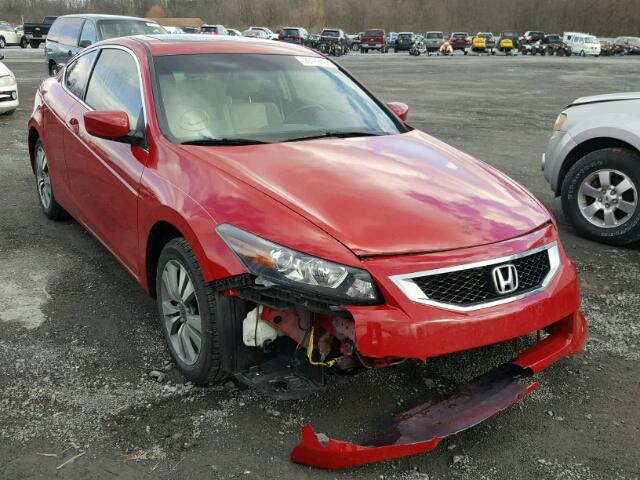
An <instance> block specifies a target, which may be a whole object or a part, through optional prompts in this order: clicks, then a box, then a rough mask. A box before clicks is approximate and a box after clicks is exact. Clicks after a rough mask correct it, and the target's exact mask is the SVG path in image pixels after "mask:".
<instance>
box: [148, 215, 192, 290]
mask: <svg viewBox="0 0 640 480" xmlns="http://www.w3.org/2000/svg"><path fill="white" fill-rule="evenodd" d="M182 236H184V235H182V233H181V232H180V230H178V229H177V228H176V227H174V226H173V225H171V224H170V223H168V222H158V223H156V224H155V225H154V226H153V228H152V229H151V232H149V238H148V240H147V256H146V265H147V286H148V287H149V294H150V295H151V296H152V297H153V298H155V297H156V273H157V269H158V260H159V259H160V253H162V249H163V248H164V246H165V245H166V244H167V243H169V242H170V241H171V240H173V239H174V238H178V237H182Z"/></svg>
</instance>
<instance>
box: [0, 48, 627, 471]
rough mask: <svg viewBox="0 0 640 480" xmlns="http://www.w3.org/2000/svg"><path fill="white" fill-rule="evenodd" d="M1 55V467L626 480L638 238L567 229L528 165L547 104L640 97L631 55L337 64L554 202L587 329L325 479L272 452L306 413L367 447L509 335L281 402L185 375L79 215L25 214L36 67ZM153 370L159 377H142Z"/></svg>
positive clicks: (358, 58)
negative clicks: (436, 442)
mask: <svg viewBox="0 0 640 480" xmlns="http://www.w3.org/2000/svg"><path fill="white" fill-rule="evenodd" d="M4 53H5V55H6V57H7V58H6V60H5V62H6V64H7V65H8V66H9V67H10V68H11V69H12V70H13V71H14V73H15V74H16V76H17V77H18V81H19V86H20V94H21V101H22V105H21V107H20V109H19V110H18V111H17V112H16V113H15V114H14V115H13V116H8V117H7V116H1V117H0V139H1V141H2V148H1V149H0V205H2V210H1V213H0V272H1V273H2V279H1V280H0V478H2V479H21V480H22V479H50V478H70V479H83V480H84V479H103V478H104V479H107V478H108V479H112V478H125V479H128V478H131V479H139V478H147V477H148V478H198V477H202V478H214V479H215V478H243V479H250V478H262V479H283V478H287V479H327V478H338V479H390V480H391V479H397V480H427V479H432V480H433V479H444V478H454V479H466V478H468V479H505V480H507V479H508V480H512V479H530V478H541V479H599V478H602V479H616V480H622V479H637V478H638V475H639V473H638V472H640V455H639V454H638V439H639V438H640V413H638V412H639V407H640V405H639V399H640V395H639V394H640V368H639V361H640V353H639V351H638V345H639V343H640V342H639V340H640V323H639V321H638V316H639V314H640V282H639V279H640V249H638V248H637V247H634V248H628V249H621V248H618V249H614V248H610V247H605V246H602V245H598V244H595V243H591V242H588V241H585V240H582V239H580V238H578V237H576V236H575V235H574V233H573V231H572V229H571V227H570V226H568V225H567V224H566V222H565V221H564V219H563V218H562V216H561V212H560V210H559V204H558V202H557V201H556V200H554V198H553V197H552V195H551V193H550V191H549V189H548V187H547V185H546V183H545V182H544V179H543V177H542V174H541V172H540V167H539V163H540V162H539V159H540V154H541V153H542V152H543V151H544V149H545V146H546V142H547V139H548V137H549V135H550V130H551V125H552V123H553V120H554V118H555V116H556V115H557V114H558V112H559V110H560V109H561V108H562V107H563V106H564V105H566V104H567V103H569V102H570V101H571V100H572V99H574V98H576V97H579V96H584V95H592V94H598V93H607V92H611V91H629V90H640V88H639V85H638V76H637V72H638V67H639V65H640V64H639V63H638V61H635V60H633V59H626V58H610V59H609V58H595V59H589V58H586V59H582V58H573V57H572V58H548V57H544V58H543V57H533V58H532V57H520V56H519V57H482V58H480V57H471V56H470V57H463V56H456V57H454V58H440V57H438V58H436V57H426V56H421V57H419V58H414V57H410V56H409V55H406V54H404V55H403V54H398V55H386V56H382V55H375V54H370V55H349V56H347V57H345V58H341V59H340V62H341V63H343V64H344V65H346V66H347V67H348V68H349V69H351V70H352V71H353V72H354V73H355V74H356V75H357V76H358V77H359V78H360V79H361V80H362V81H363V82H364V83H365V84H366V85H367V86H368V87H370V88H371V89H372V90H373V91H374V92H376V93H377V94H378V95H380V96H381V97H382V98H383V99H384V100H386V101H394V100H397V101H403V102H406V103H408V104H409V105H410V107H411V111H410V119H411V123H412V124H413V125H414V126H416V127H418V128H421V129H423V130H425V131H427V132H429V133H431V134H433V135H435V136H437V137H439V138H441V139H443V140H445V141H447V142H449V143H451V144H453V145H455V146H456V147H459V148H461V149H462V150H465V151H466V152H468V153H470V154H472V155H475V156H477V157H479V158H481V159H483V160H485V161H487V162H489V163H490V164H492V165H495V166H496V167H498V168H499V169H501V170H503V171H504V172H506V173H507V174H509V175H510V176H512V177H513V178H515V179H516V180H517V181H519V182H521V183H522V184H524V185H525V186H526V187H528V188H529V189H531V190H532V191H533V192H534V193H535V194H536V195H538V196H539V197H540V198H541V199H542V200H543V201H544V202H545V203H547V204H548V205H550V206H551V207H552V208H553V210H554V212H555V213H556V214H557V216H558V218H559V221H560V227H561V236H562V238H563V240H564V243H565V246H566V247H567V250H568V252H569V254H570V255H571V257H572V258H573V259H574V261H575V262H576V264H577V265H578V268H579V270H580V272H581V281H582V288H583V306H584V311H585V313H586V314H587V317H588V319H589V320H590V324H591V336H590V340H589V343H588V346H587V349H586V351H585V352H584V353H583V354H581V355H579V356H577V357H573V358H569V359H565V360H562V361H561V362H559V363H557V364H555V365H554V366H553V367H551V368H550V369H548V370H547V371H545V372H543V373H542V374H541V375H540V381H541V383H542V387H541V388H540V390H539V391H538V392H536V393H535V394H533V396H531V397H530V398H529V399H527V400H526V401H525V402H523V403H522V404H520V405H518V406H517V407H515V408H513V409H511V410H510V411H509V412H507V413H506V414H504V415H501V416H499V417H497V418H494V419H492V420H490V421H488V422H486V423H484V424H482V425H480V426H479V427H477V428H475V429H473V430H471V431H468V432H466V433H463V434H461V435H458V436H456V437H454V438H451V439H449V440H447V441H445V442H443V443H442V444H441V445H440V446H439V447H438V448H437V449H436V450H435V451H434V452H432V453H429V454H425V455H421V456H417V457H412V458H408V459H404V460H399V461H393V462H387V463H385V464H379V465H373V466H367V467H363V468H359V469H355V470H351V471H344V472H323V471H319V470H313V469H309V468H305V467H300V466H298V465H294V464H292V463H290V462H289V460H288V455H289V452H290V450H291V448H292V447H293V446H294V445H295V444H296V443H297V441H298V432H299V427H300V426H301V424H302V423H304V422H307V421H311V422H312V423H313V424H314V425H315V426H316V427H317V430H318V431H320V432H325V433H327V434H329V435H330V436H332V437H335V438H343V439H347V440H359V439H364V438H366V437H367V436H368V435H369V434H371V433H373V432H375V431H377V430H378V429H379V428H380V426H381V425H384V424H386V423H388V421H389V419H390V418H391V416H392V415H393V414H394V413H397V412H399V411H404V410H407V409H409V408H410V407H412V406H415V405H418V404H420V403H423V402H424V401H426V400H427V399H429V398H431V397H433V396H435V395H437V394H439V393H442V392H444V391H446V390H447V389H449V388H451V387H452V386H453V385H455V384H457V383H458V382H460V381H461V380H466V379H470V378H472V377H474V376H475V375H477V374H478V373H479V372H482V371H485V370H487V369H489V368H490V367H491V366H493V365H495V364H497V363H498V362H501V361H504V360H507V359H508V358H510V356H511V352H510V346H508V345H501V346H495V347H492V348H488V349H483V350H480V351H476V352H470V353H466V354H463V355H452V356H448V357H446V358H440V359H435V360H433V361H430V362H429V363H428V364H427V365H418V364H415V363H409V362H408V363H405V364H404V365H402V366H400V367H397V368H393V369H387V370H382V371H372V372H368V373H367V374H364V375H361V376H357V377H355V378H353V379H351V380H350V381H349V383H347V384H344V385H340V386H338V387H335V388H333V389H332V390H330V391H327V392H325V393H323V394H321V395H318V396H313V397H310V398H307V399H305V400H301V401H295V402H275V401H273V400H271V399H268V398H265V397H263V396H261V395H259V394H257V393H255V392H253V391H250V390H247V389H245V388H244V387H241V386H238V385H236V384H234V383H233V382H227V383H225V384H224V385H220V386H214V387H211V388H196V387H193V386H192V385H189V384H185V383H183V380H182V379H181V378H180V376H179V375H178V374H177V372H176V371H175V370H174V369H173V368H172V365H171V364H170V363H169V358H170V357H169V354H168V351H167V350H166V349H165V347H164V340H163V337H162V333H161V330H160V328H159V324H158V323H157V320H156V317H155V305H154V303H153V301H152V300H150V299H149V298H147V297H146V296H145V294H144V293H143V292H142V290H141V289H140V288H139V287H138V286H137V285H136V284H135V283H134V281H133V279H132V278H130V277H129V276H128V274H127V273H126V272H125V271H124V270H123V269H122V268H121V267H120V265H119V264H118V263H117V262H116V260H114V259H113V258H112V257H111V256H110V255H109V253H108V252H107V251H106V250H104V249H103V248H102V247H101V246H100V245H99V244H98V243H97V241H95V240H94V239H93V238H92V237H90V236H89V234H87V233H86V232H85V231H84V230H83V229H82V228H81V227H80V226H79V225H78V224H76V223H74V222H66V223H57V224H56V223H52V222H49V221H47V220H46V219H45V218H44V216H43V215H42V214H41V213H40V211H39V206H38V203H37V199H36V194H35V185H34V180H33V177H32V174H31V171H30V168H29V166H28V155H27V144H26V122H27V119H28V116H29V113H30V108H31V105H32V98H33V95H34V92H35V90H36V88H37V86H38V84H39V82H40V81H41V80H42V78H43V76H44V72H45V65H44V60H43V59H42V50H31V49H27V50H20V49H15V48H9V49H5V50H4ZM451 188H452V189H455V188H456V186H455V185H451ZM154 369H157V370H163V371H166V374H167V378H168V381H165V382H163V383H158V382H156V381H155V380H154V379H152V378H150V377H149V375H148V373H149V372H150V371H151V370H154ZM82 452H85V453H84V455H83V456H81V457H78V458H77V459H76V460H75V461H73V462H71V463H67V464H66V465H64V466H63V467H61V468H60V469H58V470H56V467H58V466H60V465H62V464H63V463H64V462H65V461H66V460H68V459H71V458H73V457H74V456H76V455H78V454H80V453H82ZM143 475H144V477H143Z"/></svg>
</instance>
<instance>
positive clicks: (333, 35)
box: [321, 30, 340, 37]
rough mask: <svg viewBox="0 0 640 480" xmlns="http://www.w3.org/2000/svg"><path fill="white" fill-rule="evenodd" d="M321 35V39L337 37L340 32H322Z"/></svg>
mask: <svg viewBox="0 0 640 480" xmlns="http://www.w3.org/2000/svg"><path fill="white" fill-rule="evenodd" d="M321 35H322V36H323V37H339V36H340V32H339V31H338V30H323V31H322V34H321Z"/></svg>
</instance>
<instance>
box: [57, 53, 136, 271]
mask: <svg viewBox="0 0 640 480" xmlns="http://www.w3.org/2000/svg"><path fill="white" fill-rule="evenodd" d="M90 110H96V111H124V112H126V113H127V114H128V116H129V125H130V126H131V128H132V130H135V129H139V130H140V131H142V132H144V131H145V125H146V120H145V115H144V109H143V100H142V84H141V76H140V71H139V67H138V63H137V61H136V59H135V57H134V56H133V53H131V52H130V51H128V50H126V49H124V48H121V47H117V48H116V47H104V48H102V49H100V52H99V54H98V57H97V59H96V61H95V64H94V66H93V70H92V73H91V76H90V78H89V81H88V85H87V87H86V91H85V93H84V99H83V101H81V102H80V101H79V102H78V103H77V104H76V105H75V106H74V107H73V108H72V109H71V110H70V111H69V113H68V114H67V118H66V125H67V128H68V129H69V133H68V135H67V139H68V141H65V156H66V159H67V163H68V165H69V170H68V174H69V180H70V184H71V188H72V190H73V193H74V195H75V198H76V202H77V204H78V205H79V206H80V208H81V209H82V214H83V218H84V220H85V223H86V225H87V227H88V228H90V229H91V230H93V232H94V234H96V235H97V236H98V237H99V238H100V239H101V240H102V241H103V242H104V243H105V244H106V246H107V247H108V248H109V249H110V250H111V251H112V252H113V253H114V254H115V255H116V256H117V257H118V258H119V259H120V261H121V262H122V263H123V264H124V265H125V266H126V267H127V268H129V270H130V271H131V272H132V273H133V274H134V275H136V276H137V275H138V273H139V267H140V266H139V265H138V262H137V258H138V255H137V253H138V228H137V227H138V225H137V220H138V216H137V208H138V189H139V183H140V178H141V176H142V172H143V170H144V167H145V161H146V150H144V148H142V147H139V146H132V145H130V144H128V143H122V142H118V141H114V140H107V139H103V138H98V137H94V136H92V135H90V134H89V133H87V131H86V129H85V125H84V114H85V113H87V112H89V111H90Z"/></svg>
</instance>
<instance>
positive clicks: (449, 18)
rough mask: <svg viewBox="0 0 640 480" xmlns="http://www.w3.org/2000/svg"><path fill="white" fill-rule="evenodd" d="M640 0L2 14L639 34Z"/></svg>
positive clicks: (157, 5) (279, 2) (21, 1)
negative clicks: (163, 17)
mask: <svg viewBox="0 0 640 480" xmlns="http://www.w3.org/2000/svg"><path fill="white" fill-rule="evenodd" d="M638 2H639V0H487V1H483V0H0V20H7V21H10V22H13V23H20V21H21V18H24V20H25V21H38V20H39V19H41V18H42V17H43V16H45V15H64V14H68V13H111V14H120V15H134V16H141V17H157V16H165V17H199V18H202V19H203V20H204V21H205V22H207V23H221V24H224V25H226V26H229V27H234V28H239V29H243V28H246V27H248V26H250V25H264V26H268V27H270V28H272V29H277V28H279V27H282V26H303V27H308V28H310V30H311V31H319V30H320V29H321V28H322V27H325V26H330V27H339V28H343V29H345V30H346V31H347V32H350V33H353V32H359V31H363V30H365V29H367V28H371V27H379V28H384V29H386V30H387V31H391V30H393V31H415V32H424V31H427V30H442V31H445V32H451V31H466V32H470V33H475V32H477V31H493V32H494V33H497V32H500V31H502V30H518V31H520V32H524V31H525V30H543V31H546V32H556V33H562V32H563V31H584V32H589V33H592V34H595V35H599V36H616V35H639V34H640V31H639V30H640V8H638Z"/></svg>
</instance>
